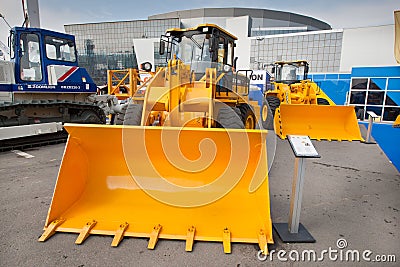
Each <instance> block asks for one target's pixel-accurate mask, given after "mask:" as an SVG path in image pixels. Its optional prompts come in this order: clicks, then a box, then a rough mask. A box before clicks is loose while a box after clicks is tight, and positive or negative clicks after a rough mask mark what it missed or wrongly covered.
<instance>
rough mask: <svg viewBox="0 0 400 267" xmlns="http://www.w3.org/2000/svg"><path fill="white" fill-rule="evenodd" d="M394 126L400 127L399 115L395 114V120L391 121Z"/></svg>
mask: <svg viewBox="0 0 400 267" xmlns="http://www.w3.org/2000/svg"><path fill="white" fill-rule="evenodd" d="M393 127H394V128H400V115H398V116H397V118H396V120H395V121H394V123H393Z"/></svg>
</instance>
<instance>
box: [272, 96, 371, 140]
mask: <svg viewBox="0 0 400 267" xmlns="http://www.w3.org/2000/svg"><path fill="white" fill-rule="evenodd" d="M274 126H275V132H276V133H277V135H278V136H279V137H281V138H282V139H285V138H286V136H287V135H291V134H292V135H307V136H309V137H310V138H312V139H317V140H329V141H331V140H338V141H356V140H358V141H363V140H364V139H363V138H362V136H361V132H360V128H359V126H358V121H357V117H356V113H355V111H354V107H352V106H328V105H296V104H291V105H289V104H283V103H282V104H281V105H280V107H279V108H278V109H277V110H276V113H275V118H274Z"/></svg>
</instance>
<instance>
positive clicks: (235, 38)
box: [166, 23, 238, 40]
mask: <svg viewBox="0 0 400 267" xmlns="http://www.w3.org/2000/svg"><path fill="white" fill-rule="evenodd" d="M207 27H208V28H215V29H218V30H219V31H221V32H223V33H224V34H226V35H228V36H229V37H231V38H232V39H234V40H237V39H238V38H237V37H236V36H235V35H233V34H231V33H230V32H228V31H227V30H225V29H223V28H221V27H219V26H218V25H216V24H210V23H204V24H199V25H197V26H196V27H192V28H185V29H180V28H171V29H168V30H167V31H166V32H167V33H168V32H182V33H183V32H189V31H198V32H202V31H203V29H204V28H207Z"/></svg>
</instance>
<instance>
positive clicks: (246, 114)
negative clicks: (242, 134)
mask: <svg viewBox="0 0 400 267" xmlns="http://www.w3.org/2000/svg"><path fill="white" fill-rule="evenodd" d="M239 110H240V113H241V117H242V122H243V125H244V128H245V129H255V128H256V124H257V119H256V116H255V115H254V112H253V110H252V109H251V108H250V106H249V105H247V104H245V105H240V106H239Z"/></svg>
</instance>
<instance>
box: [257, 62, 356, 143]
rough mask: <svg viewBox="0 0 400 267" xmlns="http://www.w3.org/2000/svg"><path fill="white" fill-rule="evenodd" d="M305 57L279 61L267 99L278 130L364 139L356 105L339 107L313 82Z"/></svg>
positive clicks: (281, 133)
mask: <svg viewBox="0 0 400 267" xmlns="http://www.w3.org/2000/svg"><path fill="white" fill-rule="evenodd" d="M308 70H309V64H308V62H307V61H305V60H298V61H279V62H275V63H274V66H273V68H272V73H273V74H274V75H275V77H274V81H273V82H272V84H273V89H272V90H268V91H266V92H265V98H266V100H267V102H268V104H269V106H270V109H271V111H272V114H273V115H274V127H275V132H276V134H277V135H278V136H280V137H281V138H282V139H285V138H286V136H287V135H290V134H295V135H307V136H309V137H310V138H313V139H317V140H322V139H324V140H339V141H341V140H349V141H353V140H360V141H361V140H363V138H362V137H361V133H360V129H359V126H358V121H357V117H356V113H355V111H354V107H351V106H337V105H335V103H334V102H333V101H332V100H331V99H330V98H329V97H328V96H327V95H326V94H325V93H324V92H323V90H322V89H321V88H320V87H319V86H318V85H317V84H316V83H315V82H313V81H311V80H308V79H307V75H308Z"/></svg>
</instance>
